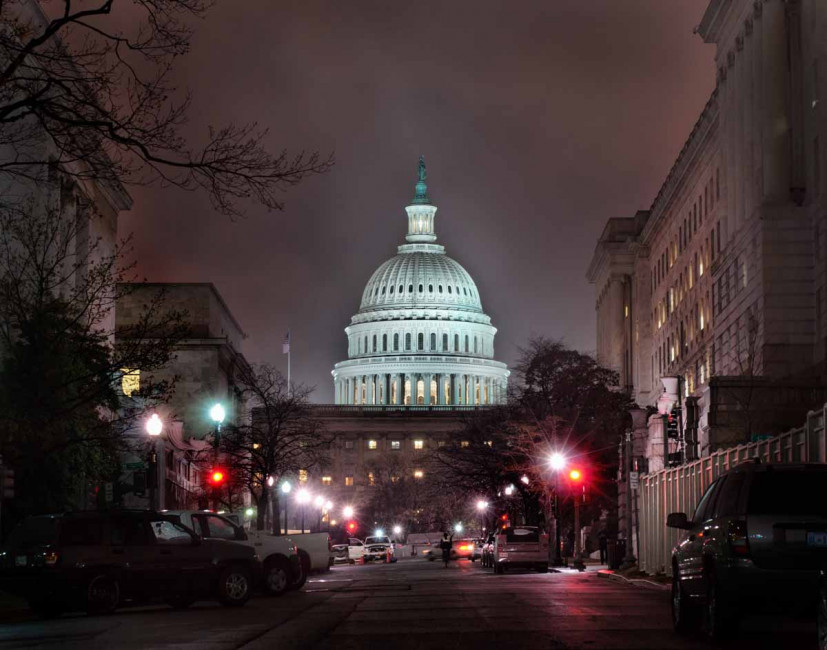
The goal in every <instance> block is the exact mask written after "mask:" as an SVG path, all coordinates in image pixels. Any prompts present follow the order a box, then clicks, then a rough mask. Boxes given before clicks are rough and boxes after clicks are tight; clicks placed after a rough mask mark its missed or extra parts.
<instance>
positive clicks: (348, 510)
mask: <svg viewBox="0 0 827 650" xmlns="http://www.w3.org/2000/svg"><path fill="white" fill-rule="evenodd" d="M342 516H343V517H344V518H345V519H350V518H351V517H352V516H353V506H345V507H344V509H343V510H342Z"/></svg>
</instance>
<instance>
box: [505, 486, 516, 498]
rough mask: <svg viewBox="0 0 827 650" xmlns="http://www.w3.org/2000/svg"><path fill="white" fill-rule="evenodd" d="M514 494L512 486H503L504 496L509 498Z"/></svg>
mask: <svg viewBox="0 0 827 650" xmlns="http://www.w3.org/2000/svg"><path fill="white" fill-rule="evenodd" d="M512 494H514V486H513V485H506V486H505V496H507V497H510V496H511V495H512Z"/></svg>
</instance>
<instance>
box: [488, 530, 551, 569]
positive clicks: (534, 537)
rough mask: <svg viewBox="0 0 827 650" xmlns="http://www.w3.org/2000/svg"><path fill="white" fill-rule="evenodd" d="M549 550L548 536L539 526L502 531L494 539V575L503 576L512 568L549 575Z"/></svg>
mask: <svg viewBox="0 0 827 650" xmlns="http://www.w3.org/2000/svg"><path fill="white" fill-rule="evenodd" d="M548 550H549V549H548V535H547V534H546V533H544V532H543V531H542V530H540V529H539V528H537V526H513V527H510V528H506V529H505V530H500V531H498V532H497V536H496V537H495V538H494V551H493V558H492V561H493V566H494V573H499V574H502V573H503V572H504V571H505V570H506V569H508V568H510V567H521V568H526V569H535V570H536V571H539V572H540V573H548Z"/></svg>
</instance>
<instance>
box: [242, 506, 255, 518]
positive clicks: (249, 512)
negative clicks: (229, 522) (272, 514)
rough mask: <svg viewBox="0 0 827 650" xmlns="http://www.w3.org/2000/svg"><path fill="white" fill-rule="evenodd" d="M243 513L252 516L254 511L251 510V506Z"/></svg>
mask: <svg viewBox="0 0 827 650" xmlns="http://www.w3.org/2000/svg"><path fill="white" fill-rule="evenodd" d="M244 514H245V515H247V516H248V517H252V516H253V515H254V514H256V511H255V510H253V509H252V508H247V509H246V510H245V511H244Z"/></svg>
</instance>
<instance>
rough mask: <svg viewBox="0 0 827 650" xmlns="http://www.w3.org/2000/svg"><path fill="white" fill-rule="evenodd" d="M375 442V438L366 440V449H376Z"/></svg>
mask: <svg viewBox="0 0 827 650" xmlns="http://www.w3.org/2000/svg"><path fill="white" fill-rule="evenodd" d="M376 447H377V443H376V441H375V440H368V449H376Z"/></svg>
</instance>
